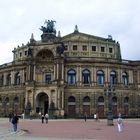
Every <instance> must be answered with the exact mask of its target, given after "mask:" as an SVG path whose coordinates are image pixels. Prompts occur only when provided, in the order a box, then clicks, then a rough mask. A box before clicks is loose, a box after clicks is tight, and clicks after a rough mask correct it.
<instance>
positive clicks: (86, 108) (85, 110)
mask: <svg viewBox="0 0 140 140" xmlns="http://www.w3.org/2000/svg"><path fill="white" fill-rule="evenodd" d="M85 112H86V113H87V115H88V116H90V106H89V105H83V115H84V113H85Z"/></svg>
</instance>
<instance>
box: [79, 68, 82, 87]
mask: <svg viewBox="0 0 140 140" xmlns="http://www.w3.org/2000/svg"><path fill="white" fill-rule="evenodd" d="M79 77H80V78H79V79H80V86H81V85H82V74H81V66H80V72H79Z"/></svg>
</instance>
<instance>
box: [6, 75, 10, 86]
mask: <svg viewBox="0 0 140 140" xmlns="http://www.w3.org/2000/svg"><path fill="white" fill-rule="evenodd" d="M10 84H11V74H8V75H7V77H6V85H10Z"/></svg>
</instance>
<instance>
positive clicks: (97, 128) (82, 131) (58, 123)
mask: <svg viewBox="0 0 140 140" xmlns="http://www.w3.org/2000/svg"><path fill="white" fill-rule="evenodd" d="M116 121H117V120H114V126H108V125H107V120H106V119H104V120H100V121H97V122H96V121H94V120H93V119H91V120H89V119H88V120H87V122H84V120H82V119H66V120H63V119H62V120H59V119H57V120H49V123H48V124H45V123H44V124H42V123H41V120H40V119H33V120H29V119H25V120H22V119H20V120H19V124H18V131H17V133H13V132H12V126H11V124H10V123H9V122H8V119H7V118H0V140H139V139H140V131H139V130H140V119H123V122H124V129H123V132H121V133H119V132H118V131H117V124H116Z"/></svg>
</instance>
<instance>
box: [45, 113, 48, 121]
mask: <svg viewBox="0 0 140 140" xmlns="http://www.w3.org/2000/svg"><path fill="white" fill-rule="evenodd" d="M48 119H49V115H48V113H46V114H45V120H46V123H48Z"/></svg>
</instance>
